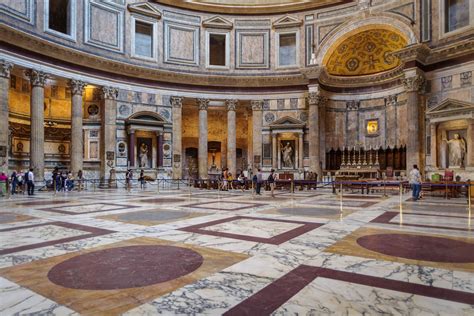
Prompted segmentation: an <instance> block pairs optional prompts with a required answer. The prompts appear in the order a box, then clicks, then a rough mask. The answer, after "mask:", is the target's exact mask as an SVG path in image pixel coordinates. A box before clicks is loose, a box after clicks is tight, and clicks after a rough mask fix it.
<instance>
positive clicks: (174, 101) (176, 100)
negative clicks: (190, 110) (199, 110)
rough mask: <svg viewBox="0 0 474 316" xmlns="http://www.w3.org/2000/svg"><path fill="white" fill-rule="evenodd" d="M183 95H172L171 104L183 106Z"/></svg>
mask: <svg viewBox="0 0 474 316" xmlns="http://www.w3.org/2000/svg"><path fill="white" fill-rule="evenodd" d="M183 100H184V98H183V97H171V98H170V103H171V106H172V107H174V108H182V107H183Z"/></svg>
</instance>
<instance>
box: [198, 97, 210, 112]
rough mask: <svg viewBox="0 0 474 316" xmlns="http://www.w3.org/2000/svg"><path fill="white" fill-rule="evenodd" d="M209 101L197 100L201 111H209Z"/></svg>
mask: <svg viewBox="0 0 474 316" xmlns="http://www.w3.org/2000/svg"><path fill="white" fill-rule="evenodd" d="M209 101H210V100H209V99H197V103H198V107H199V110H204V111H207V108H208V107H209Z"/></svg>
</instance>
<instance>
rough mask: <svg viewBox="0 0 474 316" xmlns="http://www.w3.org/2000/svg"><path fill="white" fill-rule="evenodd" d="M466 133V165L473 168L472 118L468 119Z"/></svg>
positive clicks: (473, 136) (473, 124)
mask: <svg viewBox="0 0 474 316" xmlns="http://www.w3.org/2000/svg"><path fill="white" fill-rule="evenodd" d="M467 135H468V137H467V139H466V141H467V144H466V145H467V152H466V166H467V167H469V168H474V119H470V120H468V125H467Z"/></svg>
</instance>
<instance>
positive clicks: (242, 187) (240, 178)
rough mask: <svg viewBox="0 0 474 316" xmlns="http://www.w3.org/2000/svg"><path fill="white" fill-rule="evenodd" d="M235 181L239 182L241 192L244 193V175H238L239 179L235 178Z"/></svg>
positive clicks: (242, 173)
mask: <svg viewBox="0 0 474 316" xmlns="http://www.w3.org/2000/svg"><path fill="white" fill-rule="evenodd" d="M237 180H238V181H239V184H240V188H241V189H242V192H244V191H245V175H244V172H243V171H242V172H241V173H240V174H239V177H238V178H237Z"/></svg>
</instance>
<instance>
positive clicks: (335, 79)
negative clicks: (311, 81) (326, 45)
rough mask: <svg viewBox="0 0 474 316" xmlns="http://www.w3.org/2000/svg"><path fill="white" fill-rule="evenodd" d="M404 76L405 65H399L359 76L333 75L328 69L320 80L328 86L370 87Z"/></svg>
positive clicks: (323, 72) (322, 73)
mask: <svg viewBox="0 0 474 316" xmlns="http://www.w3.org/2000/svg"><path fill="white" fill-rule="evenodd" d="M403 76H404V71H403V65H400V66H399V67H397V68H395V69H392V70H389V71H384V72H382V73H378V74H373V75H366V76H357V78H353V77H346V76H333V75H330V74H328V73H327V72H326V71H322V72H321V75H320V77H319V79H320V82H321V83H322V84H324V85H327V86H332V87H342V88H346V87H347V88H360V87H370V86H375V85H379V84H383V83H387V82H395V81H397V80H400V79H402V78H403Z"/></svg>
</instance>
